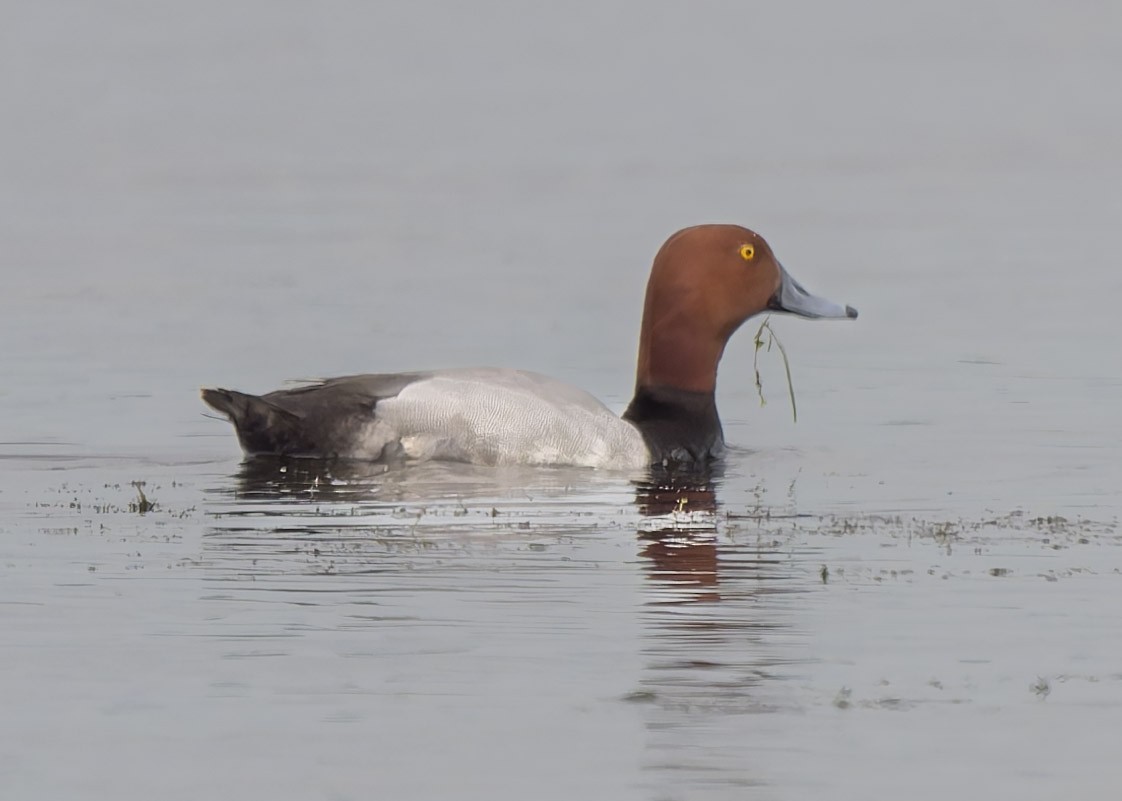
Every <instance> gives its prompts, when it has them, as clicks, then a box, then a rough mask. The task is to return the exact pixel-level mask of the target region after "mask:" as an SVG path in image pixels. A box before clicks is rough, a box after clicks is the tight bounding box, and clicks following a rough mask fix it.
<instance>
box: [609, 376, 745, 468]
mask: <svg viewBox="0 0 1122 801" xmlns="http://www.w3.org/2000/svg"><path fill="white" fill-rule="evenodd" d="M623 419H624V420H627V421H629V422H631V423H633V424H634V425H635V427H636V428H638V429H639V432H640V433H641V434H642V435H643V439H644V441H645V442H646V443H647V447H648V448H649V449H650V451H651V456H652V461H654V462H656V463H660V464H668V463H671V462H705V461H708V460H710V459H714V458H717V457H719V456H720V455H721V454H722V453H723V452H724V449H725V437H724V433H723V432H722V431H721V420H720V418H719V417H717V402H716V400H715V398H714V397H713V393H712V392H690V391H688V390H682V389H674V388H672V387H639V388H638V389H637V390H636V391H635V397H634V398H632V400H631V404H630V405H629V406H628V407H627V411H626V412H624V413H623Z"/></svg>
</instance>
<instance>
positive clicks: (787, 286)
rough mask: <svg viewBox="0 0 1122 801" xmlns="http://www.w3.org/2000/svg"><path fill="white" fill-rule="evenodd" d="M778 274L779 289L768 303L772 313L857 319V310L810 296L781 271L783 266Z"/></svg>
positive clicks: (789, 275) (796, 282)
mask: <svg viewBox="0 0 1122 801" xmlns="http://www.w3.org/2000/svg"><path fill="white" fill-rule="evenodd" d="M779 274H780V283H779V289H777V290H776V292H775V294H774V295H772V296H771V301H770V302H769V303H768V308H769V309H771V310H772V311H777V312H789V313H791V314H797V315H799V316H800V317H812V318H835V319H842V320H844V319H850V320H855V319H857V309H855V308H853V307H852V306H843V305H842V304H840V303H834V302H833V301H832V300H826V299H825V298H820V297H818V296H817V295H812V294H810V293H809V292H807V291H806V290H805V289H803V285H802V284H800V283H799V282H798V281H796V280H795V279H794V278H792V277H791V274H790V273H789V272H787V271H786V270H785V269H783V265H780V266H779Z"/></svg>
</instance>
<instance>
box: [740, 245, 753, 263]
mask: <svg viewBox="0 0 1122 801" xmlns="http://www.w3.org/2000/svg"><path fill="white" fill-rule="evenodd" d="M740 258H742V259H744V261H752V259H754V258H756V249H755V248H754V247H752V246H751V245H741V246H740Z"/></svg>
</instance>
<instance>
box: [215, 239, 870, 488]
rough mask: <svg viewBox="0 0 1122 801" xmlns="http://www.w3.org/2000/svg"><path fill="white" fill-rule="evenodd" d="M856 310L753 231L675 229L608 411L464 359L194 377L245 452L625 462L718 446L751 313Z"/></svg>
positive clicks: (710, 455) (546, 384)
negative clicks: (726, 356) (374, 368)
mask: <svg viewBox="0 0 1122 801" xmlns="http://www.w3.org/2000/svg"><path fill="white" fill-rule="evenodd" d="M765 311H772V312H789V313H791V314H796V315H799V316H801V317H812V318H841V319H845V318H849V319H853V318H856V317H857V311H856V310H855V309H854V308H853V307H851V306H842V305H840V304H837V303H832V302H830V301H828V300H824V299H822V298H819V297H816V296H814V295H812V294H810V293H809V292H807V291H806V290H805V289H803V287H802V286H801V285H800V284H799V283H798V282H797V281H796V280H795V279H794V278H792V277H791V275H790V274H789V273H788V272H787V271H786V270H785V269H784V268H783V266H782V265H781V264H780V263H779V261H778V260H777V259H776V258H775V255H774V254H773V253H772V251H771V248H770V247H769V246H768V244H767V242H765V241H764V238H763V237H761V236H760V235H759V234H757V233H755V232H753V231H750V230H748V229H747V228H742V227H740V226H737V225H699V226H695V227H692V228H686V229H683V230H681V231H678V232H677V233H676V234H674V235H673V236H671V237H670V238H669V239H668V240H667V241H666V243H665V244H664V245H663V246H662V248H661V249H660V250H659V251H658V254H657V255H656V256H655V259H654V264H653V266H652V267H651V275H650V279H649V281H648V283H647V296H646V303H645V305H644V308H643V322H642V328H641V331H640V335H639V365H638V371H637V376H636V382H635V396H634V398H633V399H632V401H631V404H630V405H629V406H628V407H627V410H626V411H625V412H624V413H623V416H622V417H616V416H615V415H614V414H612V412H611V411H609V410H608V408H607V407H606V406H604V404H602V403H601V402H600V401H599V400H597V399H596V398H594V397H593V396H592V395H590V394H588V393H587V392H584V391H583V390H580V389H577V388H576V387H572V386H569V385H568V384H564V383H562V382H560V381H556V380H554V379H552V378H548V377H546V376H543V375H539V374H537V373H531V372H526V371H523V370H508V369H498V368H465V369H452V370H433V371H429V372H417V373H383V374H370V375H354V376H345V377H342V378H331V379H327V380H324V381H319V382H316V383H312V384H309V385H307V386H301V387H298V388H295V389H283V390H277V391H275V392H270V393H268V394H266V395H261V396H257V395H248V394H246V393H243V392H235V391H233V390H227V389H204V390H202V397H203V400H204V401H205V402H206V403H207V404H208V405H209V406H211V407H212V408H213V409H215V410H216V411H219V412H221V413H222V414H224V415H226V417H228V418H229V419H230V421H231V422H232V423H233V424H234V427H235V428H236V429H237V434H238V439H239V440H240V442H241V445H242V448H243V449H244V450H245V452H246V454H248V455H257V454H273V455H282V456H304V457H313V458H336V457H338V458H346V459H362V460H394V459H444V460H454V461H462V462H473V463H477V464H495V465H497V464H533V465H578V466H585V467H599V468H606V469H635V468H641V467H646V466H649V465H651V464H669V463H674V462H703V461H707V460H710V459H714V458H717V457H719V456H720V455H721V453H722V451H723V450H724V436H723V434H722V432H721V421H720V419H719V418H718V416H717V407H716V403H715V401H714V392H715V390H716V384H717V364H718V362H720V360H721V354H722V353H723V352H724V349H725V344H726V343H727V342H728V340H729V338H730V337H731V336H732V335H733V333H734V332H735V331H736V330H737V329H738V328H739V327H740V326H741V325H742V324H743V323H744V321H745V320H747V319H748V318H749V317H751V316H753V315H755V314H758V313H760V312H765Z"/></svg>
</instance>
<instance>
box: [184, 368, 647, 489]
mask: <svg viewBox="0 0 1122 801" xmlns="http://www.w3.org/2000/svg"><path fill="white" fill-rule="evenodd" d="M203 399H204V400H205V401H206V402H207V403H208V404H210V405H211V406H213V407H214V408H215V409H217V410H219V411H221V412H223V413H225V414H226V415H227V416H229V417H230V419H231V420H233V421H235V423H236V424H237V428H238V437H239V439H240V440H241V444H242V448H243V449H244V450H245V451H246V453H249V454H265V453H268V454H285V455H290V456H318V457H342V458H348V459H367V460H387V459H443V460H449V461H460V462H472V463H474V464H490V465H501V464H532V465H556V464H565V465H578V466H582V467H601V468H608V469H620V470H626V469H632V468H636V467H643V466H645V465H647V464H649V463H650V455H649V451H648V449H647V447H646V444H645V443H644V442H643V437H642V435H641V434H640V433H639V430H638V429H637V428H636V427H635V426H633V425H632V424H631V423H628V422H626V421H625V420H622V419H620V418H619V417H617V416H616V415H614V414H612V412H611V411H609V409H608V408H607V407H606V406H604V404H602V403H601V402H600V401H598V400H597V399H596V398H594V397H593V396H592V395H590V394H588V393H587V392H585V391H584V390H581V389H578V388H576V387H573V386H570V385H569V384H565V383H563V382H561V381H557V380H555V379H552V378H549V377H548V376H544V375H540V374H538V373H531V372H526V371H522V370H505V369H499V368H492V367H482V368H461V369H452V370H435V371H432V372H423V373H394V374H386V375H356V376H346V377H343V378H332V379H329V380H327V381H323V382H319V383H314V384H309V385H307V386H302V387H298V388H296V389H289V390H278V391H276V392H270V393H269V394H267V395H263V396H261V397H256V396H253V395H245V394H243V393H240V392H231V391H228V390H213V389H208V390H204V391H203ZM254 420H256V421H258V424H257V425H253V424H251V421H254ZM239 421H242V422H239Z"/></svg>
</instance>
